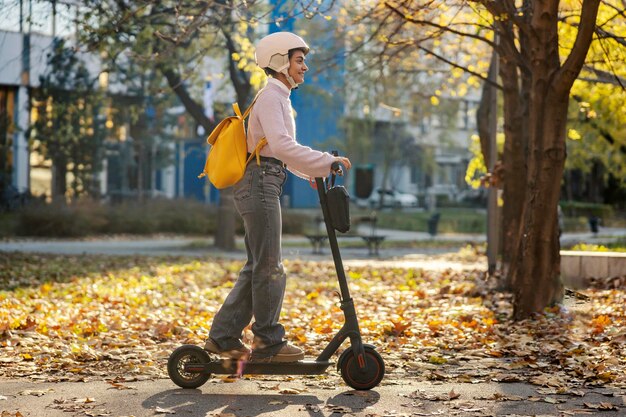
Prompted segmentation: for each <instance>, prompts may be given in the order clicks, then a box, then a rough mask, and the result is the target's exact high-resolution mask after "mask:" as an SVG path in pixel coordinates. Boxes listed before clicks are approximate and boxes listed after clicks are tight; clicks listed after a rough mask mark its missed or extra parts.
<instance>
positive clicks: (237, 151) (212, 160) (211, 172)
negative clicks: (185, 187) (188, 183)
mask: <svg viewBox="0 0 626 417" xmlns="http://www.w3.org/2000/svg"><path fill="white" fill-rule="evenodd" d="M257 97H258V96H257ZM255 102H256V97H255V99H254V101H253V102H252V104H250V107H248V109H247V110H246V111H245V113H244V114H243V115H242V114H241V110H239V105H238V104H237V103H233V110H235V115H234V116H230V117H227V118H225V119H224V120H222V121H221V122H220V123H219V124H218V125H217V126H216V127H215V129H213V132H211V134H210V135H209V137H208V138H207V143H208V144H209V145H211V149H210V150H209V155H208V157H207V159H206V162H205V164H204V171H202V173H201V174H200V175H198V178H202V177H204V176H208V177H209V181H211V184H213V185H214V186H215V188H218V189H222V188H227V187H230V186H233V185H235V184H236V183H238V182H239V180H241V178H242V177H243V174H244V173H245V171H246V166H247V165H248V162H250V161H251V160H252V158H253V157H254V156H256V157H257V163H258V159H259V151H260V150H261V148H263V146H265V144H267V139H265V138H263V139H261V140H260V141H259V143H258V145H257V146H256V148H255V149H254V152H252V153H251V154H250V157H248V156H247V153H248V145H247V142H246V126H245V120H246V117H248V115H249V114H250V111H251V110H252V106H254V103H255Z"/></svg>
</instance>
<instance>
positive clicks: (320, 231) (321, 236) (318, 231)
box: [305, 215, 328, 255]
mask: <svg viewBox="0 0 626 417" xmlns="http://www.w3.org/2000/svg"><path fill="white" fill-rule="evenodd" d="M314 222H315V227H314V228H313V231H312V233H308V234H305V236H306V238H307V239H309V241H310V242H311V245H312V246H313V253H314V254H316V255H319V254H322V253H324V252H323V251H322V245H324V242H326V239H328V235H327V234H326V228H325V226H324V218H323V217H322V216H321V215H318V216H315V218H314Z"/></svg>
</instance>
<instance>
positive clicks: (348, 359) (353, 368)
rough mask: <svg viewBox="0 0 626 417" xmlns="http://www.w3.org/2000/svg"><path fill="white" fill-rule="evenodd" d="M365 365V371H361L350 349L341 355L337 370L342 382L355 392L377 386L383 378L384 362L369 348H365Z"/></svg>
mask: <svg viewBox="0 0 626 417" xmlns="http://www.w3.org/2000/svg"><path fill="white" fill-rule="evenodd" d="M364 349H365V363H366V365H367V367H366V368H367V369H361V368H360V367H359V362H358V360H357V358H356V357H355V356H354V351H353V350H352V349H350V350H349V351H348V352H346V353H345V354H343V355H341V358H340V363H339V364H338V365H339V370H340V372H341V377H342V378H343V380H344V382H345V383H346V384H348V385H349V386H350V387H352V388H354V389H357V390H369V389H372V388H374V387H375V386H377V385H378V384H379V383H380V381H382V379H383V377H384V376H385V362H384V361H383V358H382V357H381V356H380V354H379V353H378V352H376V350H375V349H374V348H373V347H371V346H365V347H364Z"/></svg>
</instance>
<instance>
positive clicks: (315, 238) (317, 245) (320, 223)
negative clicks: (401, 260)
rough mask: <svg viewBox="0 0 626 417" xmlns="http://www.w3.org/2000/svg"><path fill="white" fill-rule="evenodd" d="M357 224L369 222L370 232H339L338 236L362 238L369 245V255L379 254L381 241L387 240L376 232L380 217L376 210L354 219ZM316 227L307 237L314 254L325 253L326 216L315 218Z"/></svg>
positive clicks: (342, 237)
mask: <svg viewBox="0 0 626 417" xmlns="http://www.w3.org/2000/svg"><path fill="white" fill-rule="evenodd" d="M352 220H353V221H355V222H356V224H357V225H361V224H368V226H369V227H368V229H369V233H362V234H351V233H347V234H344V233H337V237H338V238H341V239H349V238H361V239H363V241H364V242H365V244H366V246H367V251H368V255H370V256H378V255H379V249H380V245H381V243H382V242H383V241H384V240H385V236H383V235H379V234H377V233H376V223H377V221H378V218H377V216H376V213H375V212H372V213H371V214H369V215H367V216H358V217H356V218H353V219H352ZM314 223H315V227H314V228H313V229H312V232H311V233H307V234H305V237H306V238H307V239H308V240H309V242H310V243H311V246H312V247H313V254H316V255H319V254H322V253H324V251H323V246H324V243H325V242H326V240H327V239H328V235H326V233H324V232H325V231H326V229H325V225H324V218H323V217H322V216H316V217H315V218H314Z"/></svg>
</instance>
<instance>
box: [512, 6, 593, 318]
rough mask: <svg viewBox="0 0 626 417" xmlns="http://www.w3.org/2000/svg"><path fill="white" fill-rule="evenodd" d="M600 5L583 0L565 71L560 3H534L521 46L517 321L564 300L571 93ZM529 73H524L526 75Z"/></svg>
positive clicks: (514, 276)
mask: <svg viewBox="0 0 626 417" xmlns="http://www.w3.org/2000/svg"><path fill="white" fill-rule="evenodd" d="M599 3H600V0H585V1H584V2H583V4H582V10H581V19H580V25H579V27H578V33H577V35H576V40H575V42H574V45H573V47H572V50H571V52H570V54H569V56H568V57H567V59H566V60H565V62H564V63H563V64H562V65H561V62H560V55H559V42H558V6H559V1H558V0H544V1H533V2H531V5H532V10H529V11H528V12H530V14H529V16H530V19H529V20H528V23H529V26H528V27H527V28H525V29H526V30H527V31H528V33H530V36H529V37H528V39H527V41H528V42H524V43H521V47H522V48H523V51H522V55H525V57H527V58H528V59H526V61H527V62H528V64H529V67H528V68H527V69H528V71H529V73H530V77H531V85H530V96H529V113H528V114H529V117H528V129H529V136H528V139H529V142H528V143H529V153H528V188H527V190H526V194H525V196H524V205H523V223H522V228H521V231H522V233H521V235H520V238H519V242H518V248H517V251H516V253H517V256H516V258H515V264H514V265H513V267H512V284H513V287H514V302H513V308H514V311H513V315H514V317H515V319H523V318H525V317H528V316H530V315H531V314H533V313H540V312H542V310H543V309H544V308H545V307H547V306H549V305H551V304H553V303H555V302H558V301H560V300H561V299H562V296H563V284H562V283H561V280H560V263H561V262H560V254H559V249H560V247H559V237H558V220H557V205H558V202H559V196H560V189H561V178H562V177H563V169H564V165H565V156H566V150H565V136H566V126H567V108H568V101H569V93H570V91H571V87H572V85H573V83H574V80H575V79H576V78H577V77H578V74H579V73H580V70H581V68H582V65H583V63H584V61H585V57H586V55H587V51H588V50H589V45H590V44H591V40H592V37H593V33H594V30H595V26H596V19H597V13H598V7H599ZM524 70H525V68H522V71H524Z"/></svg>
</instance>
